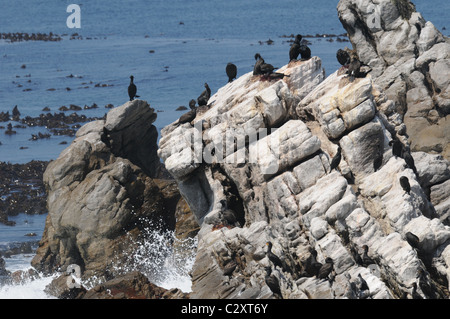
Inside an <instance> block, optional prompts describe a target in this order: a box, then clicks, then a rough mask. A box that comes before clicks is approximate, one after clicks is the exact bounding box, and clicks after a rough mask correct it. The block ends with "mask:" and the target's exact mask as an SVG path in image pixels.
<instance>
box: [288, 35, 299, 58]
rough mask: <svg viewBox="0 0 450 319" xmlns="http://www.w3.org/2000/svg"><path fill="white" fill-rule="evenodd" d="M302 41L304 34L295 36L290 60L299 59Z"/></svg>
mask: <svg viewBox="0 0 450 319" xmlns="http://www.w3.org/2000/svg"><path fill="white" fill-rule="evenodd" d="M300 41H302V36H301V35H300V34H297V35H296V36H295V40H294V43H292V45H291V48H290V49H289V62H290V61H292V60H297V58H298V56H299V54H300Z"/></svg>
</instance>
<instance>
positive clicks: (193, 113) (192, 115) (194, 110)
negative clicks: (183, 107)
mask: <svg viewBox="0 0 450 319" xmlns="http://www.w3.org/2000/svg"><path fill="white" fill-rule="evenodd" d="M189 107H190V108H191V110H190V111H189V112H186V113H184V114H183V115H181V116H180V119H179V120H178V124H184V123H188V122H191V121H192V120H193V119H195V117H196V116H197V108H196V107H195V100H194V99H192V100H191V101H190V102H189Z"/></svg>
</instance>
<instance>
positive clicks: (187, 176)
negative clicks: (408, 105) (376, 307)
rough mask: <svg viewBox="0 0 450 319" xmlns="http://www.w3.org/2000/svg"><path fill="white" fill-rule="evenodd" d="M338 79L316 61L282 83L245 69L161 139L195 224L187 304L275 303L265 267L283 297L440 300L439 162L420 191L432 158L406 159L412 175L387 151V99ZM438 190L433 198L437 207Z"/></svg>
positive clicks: (391, 123) (445, 230) (359, 82)
mask: <svg viewBox="0 0 450 319" xmlns="http://www.w3.org/2000/svg"><path fill="white" fill-rule="evenodd" d="M344 71H345V70H338V71H337V72H335V73H333V74H331V75H330V76H328V77H327V78H326V79H325V76H324V72H323V70H322V68H321V63H320V59H319V58H317V57H313V58H312V59H310V60H308V61H297V62H291V63H290V64H289V65H287V66H284V67H282V68H281V69H280V70H279V72H281V73H284V74H287V75H290V77H284V78H283V79H281V80H275V81H273V80H271V81H267V80H265V79H264V78H261V77H259V76H253V75H252V73H248V74H244V75H242V76H241V77H240V78H238V79H236V80H235V81H233V82H232V83H228V84H227V85H226V86H224V87H222V88H221V89H219V90H218V91H217V92H216V93H215V94H214V95H213V96H212V97H211V98H210V100H209V102H208V103H209V106H208V109H207V110H206V111H205V112H200V114H199V113H198V114H197V117H196V119H195V120H193V121H192V122H191V123H185V124H181V125H179V124H178V123H177V122H174V123H173V124H171V125H169V126H168V127H166V128H164V129H163V130H162V134H161V135H162V136H161V140H160V148H159V150H158V155H159V156H160V157H161V159H163V161H164V163H165V165H166V168H167V169H168V171H169V173H171V174H172V176H174V178H175V179H176V181H177V183H178V186H179V188H180V192H181V194H182V195H183V197H184V199H185V200H186V202H187V203H188V204H189V206H190V207H191V209H192V211H193V213H194V215H195V217H196V219H197V221H198V222H199V224H200V225H201V228H200V231H199V233H198V248H197V257H196V261H195V264H194V266H193V269H192V272H191V276H192V293H191V297H193V298H271V297H276V298H279V297H280V296H279V295H277V294H274V293H272V291H271V290H270V288H269V287H268V286H267V285H266V283H265V276H266V272H265V270H264V269H265V267H267V266H270V267H272V274H273V275H275V276H276V277H277V278H278V279H279V281H280V287H281V295H282V297H283V298H383V299H384V298H402V297H406V298H412V297H411V296H412V295H411V294H412V291H413V286H414V284H417V285H418V287H420V288H418V291H419V293H420V294H421V295H422V297H426V298H448V296H449V294H448V287H447V286H448V279H449V277H448V276H449V270H448V269H450V267H449V266H450V264H449V257H448V251H450V249H449V248H448V246H449V243H450V227H449V226H448V223H446V222H445V219H444V218H438V217H439V216H438V215H437V214H436V210H435V208H434V206H433V205H432V203H431V202H430V201H429V192H427V187H428V189H431V188H433V186H430V185H431V184H433V185H437V186H439V185H440V184H441V183H442V181H443V180H446V179H448V177H444V176H446V174H447V173H446V169H447V168H448V162H447V161H445V160H444V159H443V158H442V157H440V158H437V159H436V161H437V164H436V166H437V167H436V168H435V170H436V171H437V170H442V174H441V175H442V178H436V180H434V181H433V182H431V180H433V179H434V177H431V176H429V175H428V174H427V170H426V169H422V165H424V164H423V163H424V162H425V161H428V160H429V159H425V158H424V159H423V160H422V159H420V158H419V157H416V155H415V156H414V157H415V158H416V159H417V161H416V165H417V175H416V174H415V173H414V171H413V170H412V169H410V168H409V167H408V166H407V165H406V162H405V160H404V159H403V158H402V157H396V156H394V155H393V153H392V149H391V147H390V146H389V141H391V140H392V139H393V137H394V135H397V134H398V131H399V127H400V126H401V123H398V122H396V119H395V118H392V117H389V116H388V115H386V113H387V112H385V111H386V110H389V109H392V108H393V105H394V102H393V101H392V100H390V99H389V98H388V94H387V93H385V92H384V91H383V89H382V88H381V87H380V85H379V84H377V83H376V80H374V78H373V77H372V76H370V75H368V76H366V77H365V78H356V79H351V78H349V77H348V76H347V75H345V72H344ZM393 112H395V110H394V109H393ZM400 122H401V120H400ZM398 136H399V137H400V139H401V141H402V142H403V143H405V145H406V149H408V148H407V146H408V142H407V140H406V138H405V137H404V136H401V135H400V134H399V135H398ZM338 148H340V149H341V154H342V160H341V161H340V163H339V165H338V167H337V168H335V169H331V167H330V162H331V160H332V158H334V157H335V154H336V153H337V150H338ZM407 152H409V151H407ZM417 156H421V155H420V154H417ZM440 161H442V163H446V164H445V165H447V166H445V167H447V168H442V167H440V165H439V164H438V163H441V162H440ZM431 175H433V176H434V174H431ZM401 176H406V177H408V179H409V182H410V185H411V191H410V192H409V194H408V193H406V192H405V191H404V189H403V188H402V187H401V185H400V182H399V178H400V177H401ZM438 180H439V181H438ZM425 181H428V182H425ZM427 183H428V184H427ZM434 183H435V184H434ZM424 185H428V186H424ZM442 193H445V191H444V190H443V189H442V187H439V190H438V191H436V192H433V194H435V195H433V198H437V197H439V199H440V200H443V202H444V204H445V200H444V198H445V196H446V195H445V194H444V195H442ZM230 210H231V211H232V213H233V214H234V216H235V221H233V222H230V219H229V217H227V216H226V213H225V211H228V212H229V211H230ZM407 232H412V233H414V234H416V235H417V236H418V237H419V246H417V247H413V246H411V244H410V243H409V242H408V241H407V239H406V233H407ZM269 241H270V242H272V243H273V248H272V252H274V253H275V254H276V255H277V256H279V258H280V259H281V265H279V266H276V265H275V264H273V262H272V261H270V260H269V258H268V254H267V246H266V243H267V242H269ZM364 246H367V247H368V252H367V253H366V254H368V256H369V257H370V258H372V262H371V263H370V264H367V263H365V262H363V261H362V260H361V259H362V256H364V252H363V250H364ZM314 251H315V252H317V257H316V259H317V261H318V262H320V263H322V264H324V263H325V260H326V258H331V259H332V260H333V272H332V273H331V274H330V275H329V276H328V279H320V278H318V276H317V275H314V274H312V273H311V270H310V269H309V266H308V265H309V262H310V260H311V256H312V253H313V252H314ZM364 260H366V259H364ZM359 274H360V275H361V276H362V277H363V278H364V279H365V280H366V281H367V283H368V286H369V290H368V291H367V290H364V291H362V290H361V289H360V287H361V285H360V279H359V277H358V275H359Z"/></svg>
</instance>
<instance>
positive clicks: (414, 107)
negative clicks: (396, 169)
mask: <svg viewBox="0 0 450 319" xmlns="http://www.w3.org/2000/svg"><path fill="white" fill-rule="evenodd" d="M337 9H338V15H339V19H340V21H341V22H342V25H343V26H344V28H345V29H346V30H347V32H348V35H349V38H350V41H351V43H352V45H353V49H355V50H356V53H357V54H358V56H359V58H360V59H361V61H362V62H364V63H366V64H367V65H369V66H370V67H371V68H372V72H371V74H372V77H373V78H374V82H375V83H376V84H377V85H379V86H380V87H381V89H382V90H384V92H385V94H386V96H387V97H388V99H389V100H391V101H393V102H394V103H395V106H394V107H389V108H382V109H381V110H382V111H383V112H384V113H385V114H386V115H387V116H388V117H390V118H391V119H392V120H394V119H395V118H398V117H400V118H403V121H400V120H397V124H398V125H401V124H402V122H404V124H405V125H406V128H407V135H408V136H409V138H410V143H411V149H412V150H413V151H424V152H434V153H438V154H441V155H442V156H444V158H446V159H447V160H450V146H449V145H450V117H449V116H450V85H449V84H450V77H449V74H450V41H449V39H448V38H446V37H445V36H443V35H442V34H441V33H440V32H439V31H438V30H437V29H436V28H435V27H434V25H433V24H432V23H431V22H430V21H425V19H424V18H423V17H422V15H421V14H420V13H419V12H416V11H415V7H414V4H412V3H411V2H410V1H408V0H395V1H394V0H382V1H372V0H340V1H339V4H338V6H337ZM398 130H399V131H404V129H403V128H402V127H401V126H400V127H398ZM402 135H404V132H403V134H402Z"/></svg>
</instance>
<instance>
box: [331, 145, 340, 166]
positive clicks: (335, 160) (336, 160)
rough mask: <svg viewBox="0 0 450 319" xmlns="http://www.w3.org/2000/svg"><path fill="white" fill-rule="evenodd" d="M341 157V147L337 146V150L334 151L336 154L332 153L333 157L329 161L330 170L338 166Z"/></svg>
mask: <svg viewBox="0 0 450 319" xmlns="http://www.w3.org/2000/svg"><path fill="white" fill-rule="evenodd" d="M341 158H342V155H341V147H340V146H338V150H337V152H336V155H334V157H333V159H332V160H331V163H330V172H331V171H332V170H334V169H335V168H337V167H338V166H339V163H340V162H341Z"/></svg>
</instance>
